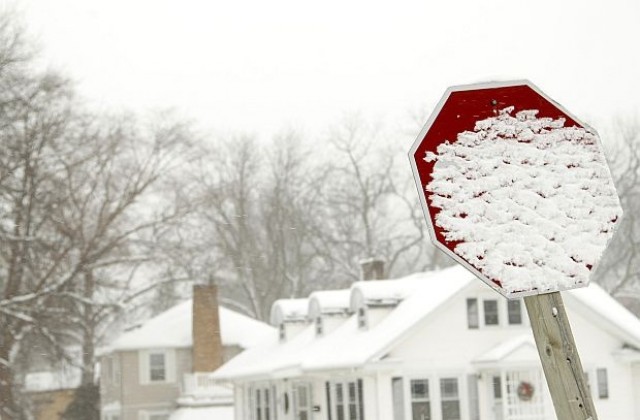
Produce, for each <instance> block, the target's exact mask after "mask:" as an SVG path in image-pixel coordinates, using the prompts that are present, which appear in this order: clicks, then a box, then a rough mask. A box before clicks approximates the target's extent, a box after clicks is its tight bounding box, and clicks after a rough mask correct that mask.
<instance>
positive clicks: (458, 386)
mask: <svg viewBox="0 0 640 420" xmlns="http://www.w3.org/2000/svg"><path fill="white" fill-rule="evenodd" d="M451 380H453V381H455V386H456V395H455V397H449V396H447V397H445V396H444V386H443V381H451ZM438 385H439V390H440V415H441V417H442V420H462V418H463V417H464V413H463V409H462V399H461V394H462V392H461V388H462V387H461V385H462V383H461V380H460V378H459V377H457V376H440V377H439V378H438ZM452 401H455V402H456V403H457V406H458V416H457V418H451V417H445V409H444V406H445V403H449V402H452Z"/></svg>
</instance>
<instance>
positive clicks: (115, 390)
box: [100, 285, 273, 420]
mask: <svg viewBox="0 0 640 420" xmlns="http://www.w3.org/2000/svg"><path fill="white" fill-rule="evenodd" d="M272 331H273V328H272V327H270V326H268V325H266V324H264V323H262V322H259V321H257V320H254V319H252V318H249V317H247V316H245V315H242V314H239V313H237V312H234V311H231V310H229V309H227V308H224V307H222V306H220V307H219V306H218V303H217V289H216V287H215V286H204V285H201V286H195V287H194V295H193V299H192V300H188V301H185V302H183V303H181V304H179V305H177V306H175V307H173V308H171V309H169V310H168V311H166V312H164V313H162V314H160V315H158V316H156V317H155V318H152V319H150V320H149V321H147V322H145V323H144V324H142V325H141V326H139V327H137V328H135V329H132V330H129V331H127V332H125V333H124V334H123V335H121V336H120V337H119V338H118V339H116V340H115V341H114V342H113V343H112V344H111V345H110V346H109V347H108V349H106V350H105V351H104V352H103V355H102V357H101V358H100V369H101V370H100V371H101V375H100V396H101V415H102V419H103V420H167V419H169V417H170V416H171V415H172V413H174V412H176V410H178V409H179V408H180V407H210V408H211V407H213V409H215V410H217V411H216V412H217V413H218V415H217V417H218V418H220V419H221V420H222V419H226V418H232V417H230V416H232V415H233V407H232V391H231V389H224V388H221V387H219V386H216V385H215V384H214V383H213V382H212V381H211V380H210V379H208V377H207V375H205V373H207V372H212V371H214V370H215V369H216V368H218V367H219V366H221V365H222V364H223V363H224V362H226V361H228V360H229V359H231V358H232V357H234V356H235V355H237V354H238V353H240V352H242V351H243V350H245V349H247V348H250V347H252V346H254V345H256V344H257V343H259V342H260V341H261V340H262V339H263V338H264V337H265V334H266V335H268V334H270V333H271V332H272Z"/></svg>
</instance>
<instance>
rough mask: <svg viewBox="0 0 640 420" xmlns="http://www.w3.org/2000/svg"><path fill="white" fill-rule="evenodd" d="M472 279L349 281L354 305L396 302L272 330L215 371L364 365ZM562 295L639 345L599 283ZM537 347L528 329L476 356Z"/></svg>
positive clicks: (457, 275) (285, 372) (631, 322)
mask: <svg viewBox="0 0 640 420" xmlns="http://www.w3.org/2000/svg"><path fill="white" fill-rule="evenodd" d="M473 282H478V280H476V279H475V277H474V276H473V275H472V274H471V273H469V272H468V271H467V270H465V269H464V268H462V267H460V266H456V267H452V268H449V269H445V270H441V271H437V272H432V273H419V274H415V275H412V276H409V277H405V278H401V279H397V280H385V281H374V282H370V283H369V284H365V283H363V282H358V283H355V284H354V285H353V286H352V287H351V305H352V308H351V309H352V310H353V305H354V296H359V297H358V299H360V301H361V302H364V303H366V302H368V301H370V300H372V299H373V300H376V299H381V300H388V299H395V300H396V301H397V302H398V303H397V304H396V305H395V306H394V307H393V308H392V309H391V310H390V312H389V314H388V315H386V316H385V317H384V318H383V319H382V320H381V321H380V322H379V323H377V324H375V325H374V326H372V327H371V328H368V329H360V328H358V322H357V316H356V315H351V316H350V317H349V318H348V319H346V320H345V321H344V322H343V323H342V324H341V325H339V326H338V327H337V328H336V329H335V330H332V331H330V332H329V333H326V334H323V335H320V336H318V335H316V334H315V332H314V327H313V325H309V326H307V327H306V328H305V329H304V330H303V331H302V332H300V333H299V334H298V335H296V336H295V337H293V338H292V339H291V340H288V341H279V340H278V338H277V337H276V335H275V334H273V335H272V336H271V337H270V339H269V340H268V341H267V342H265V343H263V344H261V345H259V346H257V347H255V348H253V349H250V350H247V351H245V352H243V353H242V354H240V355H239V356H237V357H235V358H234V359H233V360H231V361H230V362H228V363H227V364H225V365H224V366H222V367H221V368H220V369H218V370H217V371H216V372H215V373H214V374H213V376H214V378H218V379H240V378H258V377H261V378H267V377H292V376H297V375H303V374H305V373H311V372H315V371H325V370H331V369H344V368H359V367H362V366H363V365H365V364H366V363H370V362H375V361H377V360H381V359H382V357H383V356H384V355H385V354H386V353H387V352H388V351H389V350H390V349H391V348H393V346H394V345H396V344H397V343H398V342H400V341H401V340H402V339H403V338H405V337H407V336H409V335H410V334H411V333H412V331H413V330H414V328H415V327H416V326H417V325H418V324H419V323H420V322H421V321H422V320H424V319H426V318H427V317H429V316H431V315H432V314H433V313H434V312H435V311H436V310H437V309H438V308H440V307H442V306H443V305H444V304H445V303H446V302H448V301H450V300H451V299H453V298H454V297H455V296H456V295H458V294H459V293H462V292H463V291H464V290H465V288H466V287H467V286H471V284H474V283H473ZM477 284H481V283H479V282H478V283H477ZM563 295H564V296H566V302H567V304H568V305H567V306H571V309H570V310H574V309H576V310H581V311H582V312H584V315H586V316H588V317H589V319H594V320H595V321H596V322H597V323H598V324H600V327H601V328H603V329H606V330H607V331H608V332H609V333H611V334H613V335H614V336H616V337H618V338H619V339H620V340H621V341H622V342H623V343H625V344H627V345H630V346H633V347H637V348H639V349H640V320H639V319H638V318H636V317H635V316H634V315H633V314H631V313H630V312H629V311H627V310H626V309H625V308H624V307H623V306H622V305H621V304H619V303H618V302H617V301H615V300H614V299H613V298H612V297H611V296H609V295H608V294H607V293H606V292H605V291H604V290H603V289H602V288H601V287H599V286H598V285H596V284H593V283H592V284H591V285H590V286H589V287H586V288H582V289H576V290H571V291H568V292H564V293H563ZM536 351H537V350H536V348H535V344H534V341H533V337H532V335H523V336H520V337H516V338H514V339H513V340H509V341H507V342H505V343H503V344H501V345H499V346H497V347H495V348H493V349H491V350H490V351H489V352H487V353H486V354H484V355H481V356H480V357H478V358H477V360H476V362H478V363H485V362H487V363H488V362H491V361H492V360H501V359H502V360H507V359H509V358H514V357H515V358H521V357H529V356H531V355H533V356H535V354H536ZM531 359H532V360H537V359H536V358H535V357H531Z"/></svg>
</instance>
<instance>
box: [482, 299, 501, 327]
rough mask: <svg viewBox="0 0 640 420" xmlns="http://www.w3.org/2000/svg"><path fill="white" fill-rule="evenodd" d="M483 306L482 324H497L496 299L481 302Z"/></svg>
mask: <svg viewBox="0 0 640 420" xmlns="http://www.w3.org/2000/svg"><path fill="white" fill-rule="evenodd" d="M482 303H483V308H484V325H498V324H499V323H500V322H499V318H498V301H497V300H494V299H490V300H485V301H483V302H482Z"/></svg>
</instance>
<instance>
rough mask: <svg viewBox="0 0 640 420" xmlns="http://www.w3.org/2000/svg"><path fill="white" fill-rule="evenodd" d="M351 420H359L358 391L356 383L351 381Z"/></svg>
mask: <svg viewBox="0 0 640 420" xmlns="http://www.w3.org/2000/svg"><path fill="white" fill-rule="evenodd" d="M347 387H348V389H349V420H358V396H357V392H356V383H355V382H349V383H348V384H347Z"/></svg>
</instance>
